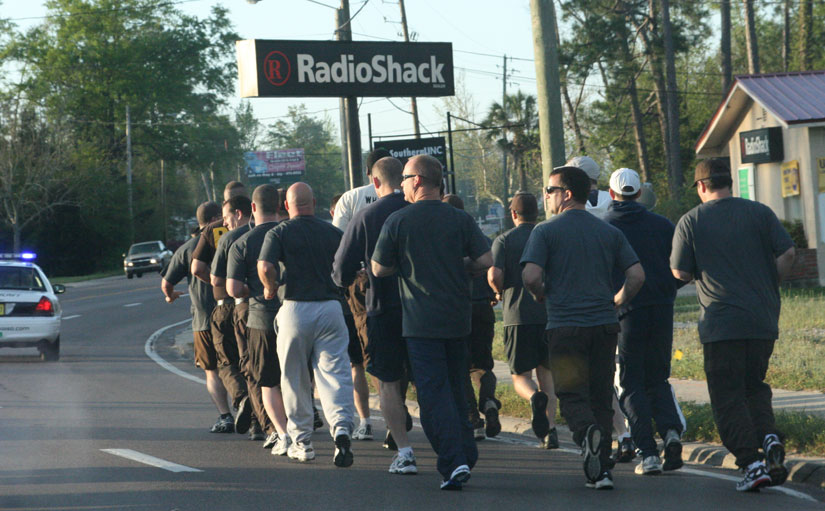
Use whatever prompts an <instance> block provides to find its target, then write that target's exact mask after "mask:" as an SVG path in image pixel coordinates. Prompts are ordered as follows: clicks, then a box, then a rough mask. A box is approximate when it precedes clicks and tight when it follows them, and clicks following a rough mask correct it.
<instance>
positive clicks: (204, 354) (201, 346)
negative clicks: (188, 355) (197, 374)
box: [192, 330, 218, 371]
mask: <svg viewBox="0 0 825 511" xmlns="http://www.w3.org/2000/svg"><path fill="white" fill-rule="evenodd" d="M192 333H193V336H194V338H195V365H196V366H198V367H200V368H201V369H203V370H204V371H215V370H217V369H218V354H217V353H216V352H215V345H214V344H213V343H212V332H210V331H209V330H200V331H198V332H192Z"/></svg>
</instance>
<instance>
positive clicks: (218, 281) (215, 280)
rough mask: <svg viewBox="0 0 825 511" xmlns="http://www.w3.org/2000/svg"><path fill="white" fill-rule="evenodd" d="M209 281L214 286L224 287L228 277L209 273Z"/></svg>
mask: <svg viewBox="0 0 825 511" xmlns="http://www.w3.org/2000/svg"><path fill="white" fill-rule="evenodd" d="M209 281H210V283H211V284H212V287H224V286H226V279H225V278H223V277H217V276H215V275H209Z"/></svg>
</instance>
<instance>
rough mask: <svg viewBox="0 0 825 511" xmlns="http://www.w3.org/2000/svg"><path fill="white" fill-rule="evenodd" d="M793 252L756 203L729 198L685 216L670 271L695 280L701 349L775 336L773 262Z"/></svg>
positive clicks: (770, 217) (776, 277)
mask: <svg viewBox="0 0 825 511" xmlns="http://www.w3.org/2000/svg"><path fill="white" fill-rule="evenodd" d="M792 246H793V241H791V238H790V236H789V235H788V232H787V231H786V230H785V229H784V228H783V227H782V224H781V223H780V222H779V219H778V218H776V215H775V214H774V213H773V211H771V209H770V208H768V207H767V206H765V205H764V204H760V203H758V202H755V201H750V200H747V199H740V198H737V197H728V198H724V199H717V200H712V201H708V202H705V203H704V204H700V205H698V206H696V207H695V208H693V209H691V210H690V211H688V212H687V213H685V215H684V216H683V217H682V218H681V219H680V220H679V223H678V224H677V225H676V233H675V235H674V236H673V249H672V251H671V254H670V266H671V268H674V269H677V270H681V271H684V272H687V273H690V274H692V275H693V276H694V278H695V279H696V292H697V295H698V298H699V305H700V306H701V314H700V315H699V339H700V340H701V341H702V342H703V343H708V342H715V341H724V340H732V339H768V340H771V339H776V338H777V337H778V336H779V307H780V301H779V275H778V273H777V270H776V258H777V257H778V256H780V255H782V254H783V253H785V252H786V251H787V250H788V249H789V248H791V247H792Z"/></svg>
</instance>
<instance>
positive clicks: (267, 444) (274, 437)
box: [262, 431, 278, 449]
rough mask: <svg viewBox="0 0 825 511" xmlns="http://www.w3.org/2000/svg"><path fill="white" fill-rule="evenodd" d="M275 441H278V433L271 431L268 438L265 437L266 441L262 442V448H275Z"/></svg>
mask: <svg viewBox="0 0 825 511" xmlns="http://www.w3.org/2000/svg"><path fill="white" fill-rule="evenodd" d="M277 441H278V432H277V431H273V432H272V433H270V434H269V436H268V437H266V440H264V445H263V446H262V447H263V448H264V449H272V448H273V447H274V446H275V442H277Z"/></svg>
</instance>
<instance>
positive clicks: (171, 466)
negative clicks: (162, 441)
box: [101, 449, 203, 472]
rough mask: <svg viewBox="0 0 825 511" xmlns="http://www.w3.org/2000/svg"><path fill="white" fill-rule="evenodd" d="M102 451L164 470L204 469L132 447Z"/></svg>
mask: <svg viewBox="0 0 825 511" xmlns="http://www.w3.org/2000/svg"><path fill="white" fill-rule="evenodd" d="M101 451H103V452H107V453H109V454H114V455H115V456H120V457H121V458H126V459H129V460H132V461H137V462H138V463H143V464H144V465H151V466H153V467H157V468H162V469H163V470H168V471H169V472H203V470H199V469H197V468H192V467H187V466H186V465H178V464H177V463H172V462H171V461H166V460H162V459H160V458H155V457H154V456H149V455H148V454H143V453H142V452H137V451H133V450H132V449H101Z"/></svg>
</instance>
